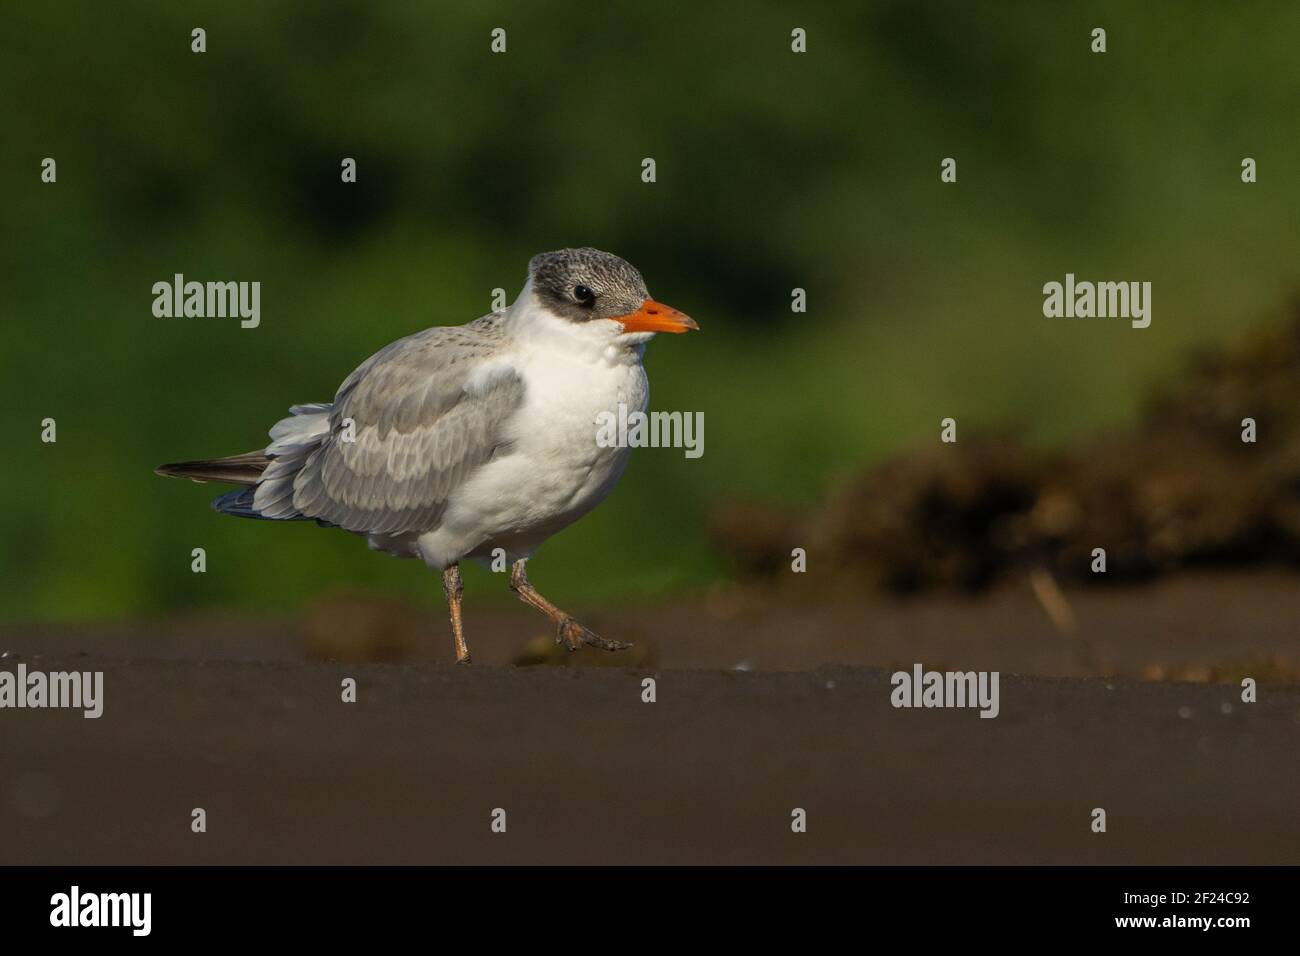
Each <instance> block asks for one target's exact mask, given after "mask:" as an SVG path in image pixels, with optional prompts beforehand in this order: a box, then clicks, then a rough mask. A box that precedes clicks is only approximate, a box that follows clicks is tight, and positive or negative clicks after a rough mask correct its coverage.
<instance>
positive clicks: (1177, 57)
mask: <svg viewBox="0 0 1300 956" xmlns="http://www.w3.org/2000/svg"><path fill="white" fill-rule="evenodd" d="M195 26H201V27H204V28H205V29H206V30H207V44H208V51H207V52H206V53H205V54H202V55H197V54H193V53H191V52H190V30H191V29H192V28H193V27H195ZM498 26H499V27H503V28H505V29H506V30H507V31H508V52H507V53H506V54H505V55H492V54H490V53H489V48H488V47H489V32H490V31H491V30H492V29H493V28H494V27H498ZM1096 26H1102V27H1105V28H1106V30H1107V31H1108V52H1107V53H1105V54H1104V55H1096V54H1093V53H1092V52H1090V49H1089V43H1090V38H1089V34H1090V31H1091V29H1092V28H1093V27H1096ZM794 27H803V28H804V29H806V30H807V33H808V53H807V54H806V55H796V54H793V53H792V52H791V51H790V31H791V29H792V28H794ZM1297 38H1300V5H1297V4H1295V3H1290V2H1287V3H1276V4H1251V3H1234V4H1223V3H1162V4H1156V3H1141V4H1134V3H1131V2H1115V3H1100V2H1099V3H1081V4H1074V5H1070V6H1064V5H1058V4H1042V3H985V4H975V3H961V2H952V3H924V4H922V3H904V2H881V3H870V4H844V3H803V4H798V5H794V4H783V3H771V2H759V0H746V2H743V3H741V2H725V3H709V4H700V3H681V4H669V3H652V4H648V3H604V2H602V3H593V2H587V3H553V4H542V3H524V2H500V3H439V4H436V5H435V4H423V5H421V4H411V3H384V2H360V0H358V2H346V3H286V2H272V3H259V4H247V5H238V4H235V5H232V4H206V3H166V4H164V3H159V2H152V3H139V2H128V3H115V4H94V3H84V4H70V3H61V2H53V3H44V4H23V5H19V4H13V3H11V4H6V5H5V6H4V8H3V9H2V10H0V91H2V92H0V97H2V100H0V102H2V103H3V114H2V115H3V119H4V129H5V135H4V137H3V143H0V163H2V167H0V190H3V210H4V213H3V215H4V226H5V228H4V229H3V231H0V268H2V275H3V288H2V290H0V303H3V318H4V327H5V335H4V343H3V347H0V372H2V373H3V374H2V375H0V415H3V429H4V435H5V436H6V442H5V446H4V447H5V449H6V451H7V453H8V454H6V455H5V463H6V467H5V468H4V469H3V470H2V471H0V495H2V496H3V500H4V502H5V507H4V508H3V509H2V510H0V548H2V549H3V550H2V551H0V555H2V561H3V564H2V566H0V616H3V617H4V618H5V619H29V618H47V619H67V618H96V617H114V616H127V615H138V614H157V613H164V612H169V611H174V610H176V609H181V608H189V607H205V606H206V607H213V606H223V607H241V608H247V609H270V608H285V609H293V608H296V607H297V606H299V605H300V604H301V603H302V602H303V601H305V600H307V599H309V598H310V597H311V596H312V595H314V594H317V593H320V592H322V591H326V590H330V589H336V588H340V587H348V588H355V589H362V590H373V591H376V592H380V593H397V594H403V595H406V596H410V597H413V598H415V599H416V600H419V601H421V602H428V603H430V604H432V603H434V602H438V603H440V602H441V594H440V590H439V588H438V585H437V581H436V578H435V577H434V576H432V575H430V574H429V572H428V571H427V570H425V569H424V568H423V567H421V566H419V565H418V564H416V563H415V562H396V561H393V560H391V559H388V558H385V557H382V556H378V555H374V554H371V553H369V552H368V551H367V550H366V548H365V546H364V544H363V543H362V542H361V541H359V540H357V539H355V538H353V537H352V536H349V535H346V534H343V533H339V532H333V533H325V532H323V531H321V530H319V529H317V528H316V527H314V526H312V525H309V524H292V525H281V526H276V525H273V524H271V523H254V522H247V521H237V520H233V519H229V518H222V517H220V516H218V515H216V514H214V513H213V512H211V511H209V510H208V508H207V504H208V501H209V500H210V499H211V498H212V497H214V496H215V494H216V493H217V491H219V490H220V489H219V488H217V487H216V486H203V487H196V486H194V485H192V484H188V483H184V482H177V481H167V480H164V479H161V478H157V477H155V476H154V475H153V474H152V473H151V469H152V467H153V466H154V465H156V464H158V463H160V462H162V461H172V460H177V459H183V458H192V457H202V456H207V455H214V454H229V453H236V452H241V451H245V450H248V449H250V448H253V447H255V446H259V445H261V444H264V441H265V432H266V429H267V428H268V427H269V426H270V425H271V424H272V423H273V422H275V421H276V420H277V419H278V418H280V417H282V416H283V415H284V414H285V410H286V409H287V407H288V406H289V405H290V404H293V403H295V402H306V401H326V400H329V399H330V398H331V397H332V395H333V393H334V390H335V388H336V386H337V385H338V383H339V382H340V381H341V380H342V379H343V378H344V376H346V375H347V373H348V372H349V371H351V370H352V368H354V367H355V366H356V365H357V364H358V363H359V362H360V361H361V360H362V359H364V358H365V357H366V356H368V355H369V354H371V353H372V352H373V351H375V350H376V349H377V348H379V347H380V346H382V345H384V344H385V343H387V342H389V341H391V340H392V339H395V338H397V337H400V336H402V335H405V334H407V333H408V332H411V331H413V330H415V329H418V328H421V327H424V326H427V325H435V324H458V323H460V322H463V321H466V320H468V319H470V318H473V317H475V316H477V315H479V314H481V313H483V312H486V311H488V310H489V308H490V293H491V290H492V289H493V288H494V287H497V286H501V287H504V288H505V289H506V290H507V292H508V294H509V296H510V297H511V298H513V296H514V294H515V292H516V291H517V290H518V288H519V286H520V285H521V284H522V282H523V278H524V273H525V266H526V263H527V260H528V258H529V257H530V256H531V255H533V254H534V253H536V252H539V251H542V250H546V249H552V248H558V247H562V246H573V245H594V246H598V247H601V248H604V249H608V250H610V251H613V252H617V253H619V254H621V255H623V256H625V257H627V258H628V259H630V260H631V261H632V262H634V263H635V264H636V265H637V266H638V267H639V268H640V269H641V270H642V272H643V273H644V274H645V276H646V278H647V281H648V284H649V286H650V289H651V291H652V292H653V293H654V294H655V295H656V297H658V298H661V299H663V300H665V301H667V302H669V303H671V304H673V305H675V306H677V307H679V308H681V309H683V310H684V311H686V312H688V313H690V314H691V315H693V316H695V317H696V318H697V319H698V320H699V322H700V324H701V326H702V327H703V330H704V331H703V332H702V333H701V334H699V335H695V336H691V337H689V338H682V339H678V338H673V339H671V340H669V339H664V338H661V340H660V341H657V342H655V343H654V344H653V345H652V346H651V348H650V350H649V353H648V360H647V365H648V368H649V370H650V377H651V381H652V385H653V388H652V397H651V405H652V407H653V408H657V409H680V410H692V411H693V410H701V411H703V412H704V414H705V422H706V429H705V454H704V457H703V458H701V459H698V460H687V459H685V458H684V457H683V455H682V454H681V452H680V451H675V450H671V449H645V450H641V451H639V452H638V453H637V454H635V455H634V456H633V459H632V464H631V466H630V467H629V469H628V473H627V475H626V476H625V478H624V480H623V483H622V485H621V487H620V488H619V490H618V491H617V492H616V493H615V495H614V496H613V497H612V498H611V499H610V500H609V501H608V502H607V503H606V504H605V505H604V506H602V507H601V508H599V509H597V511H596V512H594V513H593V514H592V515H590V516H589V517H587V518H585V519H584V520H583V521H582V522H580V523H579V524H578V525H576V526H574V527H573V528H572V529H570V530H568V531H566V532H564V533H563V534H561V535H559V536H558V537H556V538H555V539H554V540H553V541H551V542H550V543H548V544H547V546H546V547H545V548H544V549H543V550H542V551H541V553H540V554H539V557H538V560H537V561H536V562H535V568H536V573H535V580H537V581H538V582H539V584H541V585H542V586H543V587H544V589H546V590H547V593H553V594H554V596H555V597H556V599H557V600H560V601H561V603H564V604H566V606H569V605H576V604H579V603H580V602H600V601H614V600H618V599H621V598H639V599H641V598H660V597H664V596H667V595H674V594H679V593H683V592H685V591H688V590H690V589H694V588H698V587H701V586H703V585H705V584H707V583H708V582H709V581H710V580H713V579H715V578H716V577H717V576H719V575H720V574H723V573H724V569H723V567H722V564H721V562H720V559H719V557H718V556H717V555H715V554H714V553H713V552H712V551H711V550H710V547H709V544H708V540H707V537H706V534H705V530H704V526H705V521H706V519H707V517H708V515H709V514H710V511H711V509H712V508H713V507H715V506H716V505H717V504H718V503H719V502H721V501H724V500H735V499H739V498H754V499H759V500H768V501H776V502H788V503H801V502H809V501H814V500H816V499H818V498H819V497H821V496H822V495H823V494H825V492H826V491H827V490H828V489H829V488H831V487H832V486H833V485H834V484H835V482H836V481H837V480H838V479H839V478H841V477H842V476H843V475H845V474H846V473H848V472H850V471H851V470H852V469H854V468H856V467H860V466H862V465H864V464H868V463H871V462H875V461H878V460H880V459H881V458H883V457H884V456H887V455H889V454H891V453H893V452H896V451H898V450H900V449H902V448H907V447H912V446H915V445H916V444H918V443H920V442H925V441H933V440H934V439H935V436H936V435H937V430H938V423H939V420H940V419H941V418H943V417H945V416H954V417H956V418H958V419H959V421H960V422H962V423H963V426H968V425H979V424H994V423H1001V422H1007V421H1010V422H1015V423H1019V424H1020V425H1021V426H1023V428H1024V429H1025V432H1026V434H1027V435H1028V436H1029V437H1030V439H1031V440H1032V441H1034V442H1037V443H1040V444H1046V445H1060V444H1066V443H1069V442H1071V441H1076V440H1079V439H1080V438H1082V437H1083V436H1086V435H1090V434H1095V433H1096V432H1097V431H1098V430H1099V429H1105V428H1109V427H1117V426H1120V425H1123V424H1125V423H1126V422H1129V421H1131V420H1132V419H1133V418H1134V416H1135V415H1136V414H1137V412H1138V410H1139V408H1140V402H1141V400H1142V396H1143V395H1144V394H1145V392H1146V391H1147V389H1148V388H1149V386H1150V385H1151V384H1152V383H1153V382H1158V381H1159V380H1161V378H1162V377H1164V376H1168V375H1170V374H1172V372H1173V370H1174V369H1176V368H1177V367H1178V363H1179V362H1180V361H1181V359H1182V357H1183V356H1184V355H1185V354H1186V352H1187V350H1188V349H1189V348H1191V347H1192V346H1194V345H1196V344H1198V343H1209V342H1222V341H1227V340H1230V339H1232V338H1234V337H1236V336H1237V335H1239V334H1240V333H1241V332H1242V330H1243V329H1245V328H1246V327H1248V326H1250V325H1253V324H1256V323H1264V322H1270V321H1274V320H1276V319H1277V318H1278V317H1279V316H1280V314H1281V313H1282V311H1283V309H1284V307H1285V306H1286V304H1287V302H1288V299H1289V297H1290V296H1291V295H1292V294H1293V291H1294V289H1295V288H1296V286H1297V280H1298V279H1300V263H1298V262H1297V256H1296V251H1297V249H1296V244H1295V241H1294V240H1295V238H1296V229H1297V223H1298V222H1300V217H1298V216H1297V208H1298V200H1300V168H1298V167H1300V163H1298V157H1300V124H1297V117H1298V116H1300V65H1298V64H1300V60H1298V59H1297V54H1296V43H1297ZM47 156H49V157H53V158H55V159H56V160H57V162H58V182H57V184H55V185H45V184H42V183H41V182H40V178H39V174H40V163H41V160H42V159H43V158H44V157H47ZM345 156H350V157H355V158H356V160H357V162H358V172H359V182H358V183H357V184H356V185H344V184H342V183H341V182H340V181H339V163H340V160H341V159H342V157H345ZM647 156H651V157H654V158H655V160H656V161H657V164H658V182H656V183H654V184H650V185H647V184H644V183H642V182H641V180H640V161H641V159H642V158H643V157H647ZM946 156H952V157H955V158H956V159H957V161H958V182H957V183H956V184H955V185H944V184H941V183H940V180H939V163H940V160H941V159H942V158H943V157H946ZM1246 156H1250V157H1254V158H1255V159H1256V160H1257V161H1258V164H1259V182H1258V183H1257V184H1255V185H1244V184H1242V182H1241V180H1240V163H1241V160H1242V158H1243V157H1246ZM176 272H182V273H184V274H185V276H186V277H187V278H192V279H199V280H247V281H252V280H258V281H260V282H261V283H262V320H261V326H260V328H257V329H255V330H244V329H241V328H240V327H239V323H238V321H237V320H233V319H158V318H155V317H154V316H153V315H152V314H151V305H152V301H153V296H152V293H151V286H152V285H153V283H154V282H157V281H160V280H170V278H171V276H172V275H173V273H176ZM1066 272H1074V273H1075V274H1076V275H1078V276H1079V278H1081V279H1094V280H1101V279H1109V280H1139V281H1142V280H1147V281H1151V282H1152V283H1153V287H1154V288H1153V321H1152V325H1151V327H1150V328H1149V329H1146V330H1141V331H1139V330H1134V329H1131V328H1129V326H1128V323H1127V322H1122V321H1113V320H1111V321H1106V320H1092V321H1086V320H1079V321H1066V320H1048V319H1045V318H1043V316H1042V312H1041V307H1042V294H1041V288H1042V285H1043V283H1044V282H1047V281H1050V280H1061V279H1063V277H1064V275H1065V273H1066ZM796 286H799V287H803V288H805V289H807V291H808V304H809V308H808V312H807V313H806V314H793V313H792V312H791V311H790V290H791V289H792V288H794V287H796ZM47 416H50V417H54V418H55V419H56V420H57V422H58V442H57V444H53V445H45V444H42V443H41V442H40V440H39V434H40V422H41V420H42V419H43V418H45V417H47ZM199 546H201V547H204V548H206V549H207V552H208V571H207V573H206V574H202V575H199V574H193V573H191V571H190V549H191V548H194V547H199ZM468 586H469V588H471V589H472V591H473V592H474V593H475V594H476V595H477V594H482V593H485V592H490V593H492V594H495V595H498V596H499V599H500V600H507V599H508V595H507V594H506V593H505V591H506V589H505V588H504V587H503V586H501V584H500V581H499V579H491V578H490V576H489V575H488V574H487V572H485V571H483V572H477V573H474V574H472V575H471V576H470V578H469V582H468Z"/></svg>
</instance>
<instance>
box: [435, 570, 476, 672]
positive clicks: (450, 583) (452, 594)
mask: <svg viewBox="0 0 1300 956" xmlns="http://www.w3.org/2000/svg"><path fill="white" fill-rule="evenodd" d="M464 591H465V586H464V585H463V584H461V583H460V565H459V564H449V565H447V567H445V568H443V571H442V593H443V594H445V595H446V596H447V607H448V608H450V609H451V633H452V636H453V637H455V638H456V663H457V664H468V663H469V662H470V660H469V645H468V644H466V643H465V628H464V627H463V626H462V624H461V619H460V596H461V594H463V593H464Z"/></svg>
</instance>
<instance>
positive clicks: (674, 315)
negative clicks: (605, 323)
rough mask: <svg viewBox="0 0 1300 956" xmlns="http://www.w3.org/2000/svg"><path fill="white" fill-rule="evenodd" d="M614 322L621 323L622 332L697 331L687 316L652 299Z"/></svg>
mask: <svg viewBox="0 0 1300 956" xmlns="http://www.w3.org/2000/svg"><path fill="white" fill-rule="evenodd" d="M614 321H615V322H622V323H623V331H624V332H689V331H691V330H692V329H695V330H698V329H699V326H698V325H696V324H695V320H694V319H692V318H691V317H690V316H689V315H684V314H683V313H681V312H678V311H677V310H676V309H674V308H673V307H672V306H671V305H664V304H663V303H662V302H656V301H655V300H654V299H646V300H645V301H644V302H642V303H641V308H639V309H637V310H636V311H635V312H630V313H628V314H627V315H620V316H619V317H618V318H616V319H615V320H614Z"/></svg>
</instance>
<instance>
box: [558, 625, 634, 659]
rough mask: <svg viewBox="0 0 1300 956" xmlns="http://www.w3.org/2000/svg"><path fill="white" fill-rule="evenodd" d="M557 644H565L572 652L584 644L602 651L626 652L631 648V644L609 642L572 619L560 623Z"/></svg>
mask: <svg viewBox="0 0 1300 956" xmlns="http://www.w3.org/2000/svg"><path fill="white" fill-rule="evenodd" d="M555 643H556V644H563V645H564V646H565V647H567V648H568V649H569V650H571V651H576V650H578V649H579V648H581V647H582V646H583V645H584V644H590V645H591V646H592V647H599V648H600V649H601V650H602V651H625V650H627V649H628V648H629V647H631V646H632V645H631V643H630V642H625V641H607V640H605V638H603V637H601V636H600V635H599V634H597V633H596V632H595V631H592V630H590V629H588V628H586V627H583V626H582V625H581V624H579V623H578V622H577V621H575V620H574V619H573V618H571V617H566V618H564V619H563V620H561V621H560V623H559V625H558V626H557V627H556V629H555Z"/></svg>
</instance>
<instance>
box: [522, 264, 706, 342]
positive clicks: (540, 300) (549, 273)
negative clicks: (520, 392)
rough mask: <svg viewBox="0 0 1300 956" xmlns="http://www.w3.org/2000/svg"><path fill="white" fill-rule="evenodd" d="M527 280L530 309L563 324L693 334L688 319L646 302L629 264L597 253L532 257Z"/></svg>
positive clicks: (634, 332)
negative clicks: (536, 307) (536, 308)
mask: <svg viewBox="0 0 1300 956" xmlns="http://www.w3.org/2000/svg"><path fill="white" fill-rule="evenodd" d="M528 280H529V281H528V287H529V288H531V292H532V296H533V297H534V299H535V300H536V304H537V305H539V306H541V307H542V308H544V309H546V310H547V311H548V312H550V313H551V314H553V315H555V316H556V317H558V318H560V319H564V320H567V321H569V322H574V323H581V324H585V323H597V322H599V323H605V322H609V323H618V326H619V327H614V326H610V328H611V331H612V332H613V333H614V334H616V335H623V334H626V335H637V334H638V333H654V332H689V331H690V330H692V329H698V328H699V326H698V325H696V324H695V320H694V319H692V318H690V317H689V316H687V315H683V314H682V313H681V312H678V311H677V310H676V309H674V308H672V307H671V306H667V305H664V304H663V303H661V302H656V301H655V300H654V299H652V298H650V293H649V292H648V291H647V290H646V287H645V280H644V279H642V278H641V273H639V272H637V270H636V269H635V268H634V267H633V266H632V264H631V263H630V262H628V261H626V260H625V259H620V258H619V257H618V256H615V255H611V254H610V253H608V252H601V251H600V250H599V249H560V250H559V251H557V252H543V253H541V254H540V255H536V256H533V258H532V261H531V262H529V263H528ZM526 291H527V290H526ZM620 327H621V328H620ZM645 337H646V338H649V335H646V336H645Z"/></svg>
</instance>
